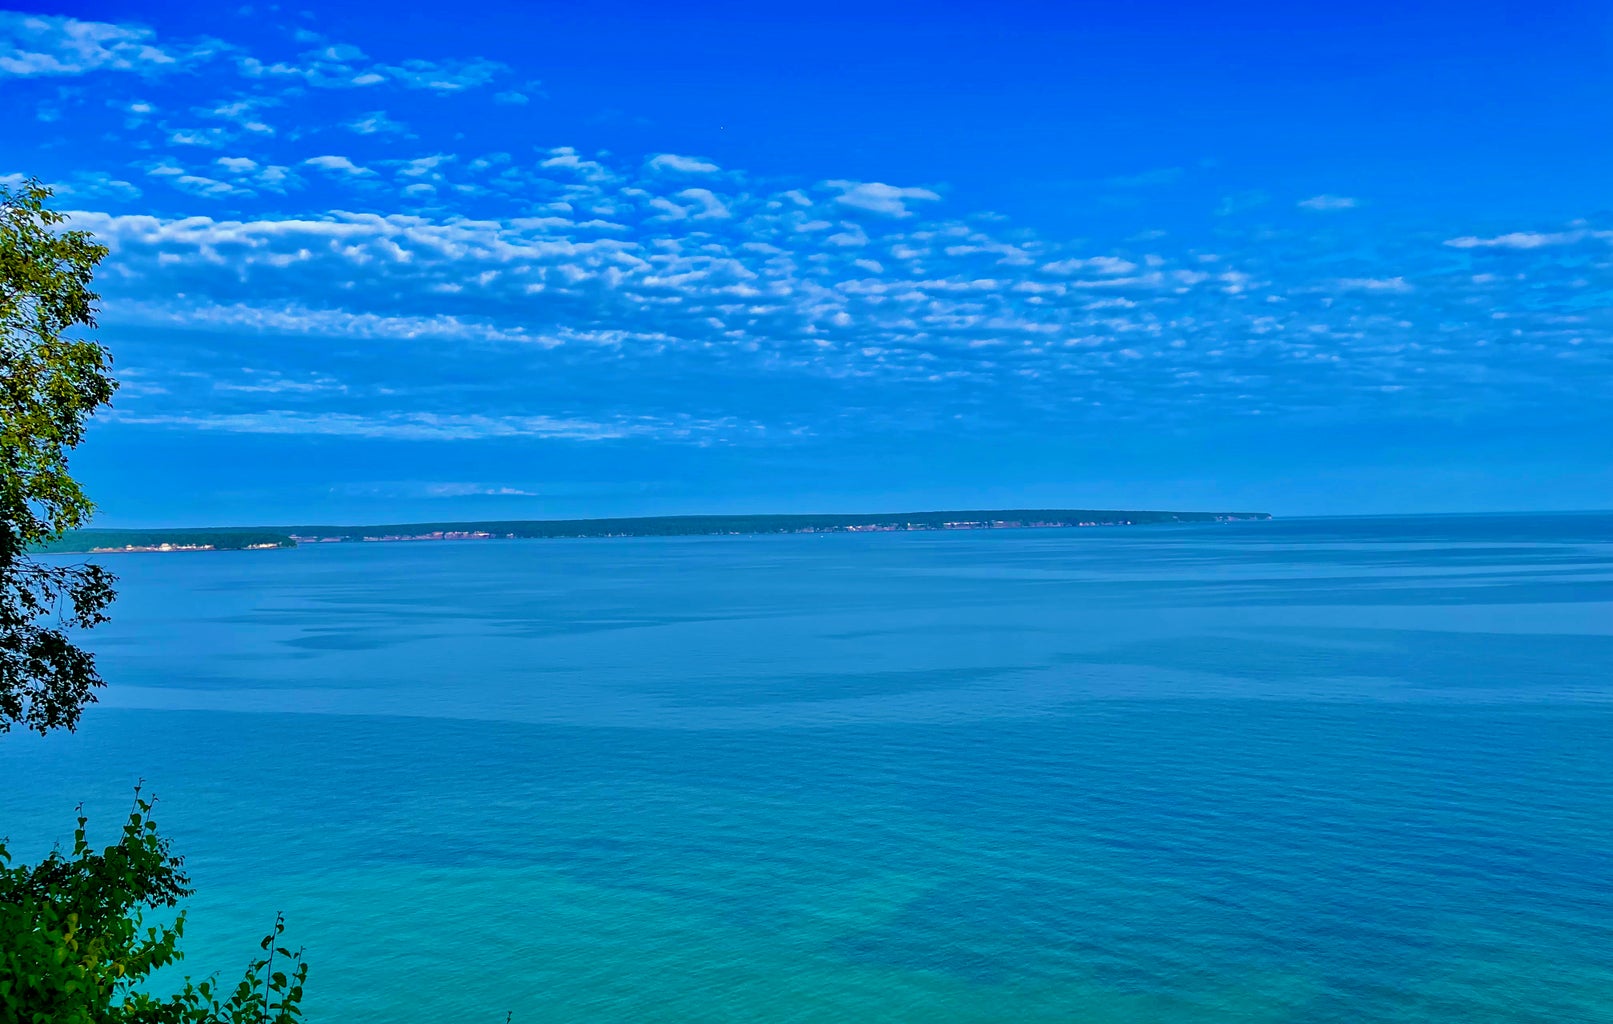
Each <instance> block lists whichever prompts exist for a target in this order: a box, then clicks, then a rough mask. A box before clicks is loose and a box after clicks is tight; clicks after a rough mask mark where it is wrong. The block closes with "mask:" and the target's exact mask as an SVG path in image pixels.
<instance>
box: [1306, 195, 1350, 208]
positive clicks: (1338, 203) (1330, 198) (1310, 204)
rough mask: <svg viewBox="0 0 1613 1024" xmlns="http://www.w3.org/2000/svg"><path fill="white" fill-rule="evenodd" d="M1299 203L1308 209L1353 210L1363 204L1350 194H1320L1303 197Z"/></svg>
mask: <svg viewBox="0 0 1613 1024" xmlns="http://www.w3.org/2000/svg"><path fill="white" fill-rule="evenodd" d="M1298 205H1299V206H1300V207H1301V208H1302V209H1306V210H1318V211H1330V210H1353V209H1355V208H1356V207H1357V206H1360V205H1361V201H1360V200H1359V199H1353V198H1351V197H1350V196H1334V195H1319V196H1311V197H1310V198H1309V199H1301V200H1300V201H1299V204H1298Z"/></svg>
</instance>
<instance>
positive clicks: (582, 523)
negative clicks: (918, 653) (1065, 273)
mask: <svg viewBox="0 0 1613 1024" xmlns="http://www.w3.org/2000/svg"><path fill="white" fill-rule="evenodd" d="M1270 518H1271V515H1270V513H1266V512H1159V511H1141V510H1122V509H995V510H967V511H941V512H893V513H872V514H833V515H815V514H804V515H738V516H735V515H712V516H645V517H640V518H627V519H522V520H506V521H491V522H441V523H392V524H384V525H373V526H264V527H250V528H244V527H219V528H199V529H171V530H169V529H162V530H71V531H68V532H67V533H66V534H65V535H64V536H62V537H61V538H60V539H59V540H56V541H53V542H51V543H49V544H46V545H42V546H41V547H40V548H39V550H40V551H41V552H43V553H59V554H68V553H72V554H104V553H111V552H122V551H248V550H268V549H273V548H289V547H296V546H297V545H299V544H328V543H338V542H346V541H357V542H388V541H427V540H505V539H521V538H561V537H679V536H715V535H741V534H766V533H879V532H901V531H912V530H1014V529H1057V528H1069V527H1084V526H1149V525H1161V524H1186V523H1227V522H1239V521H1249V520H1266V519H1270Z"/></svg>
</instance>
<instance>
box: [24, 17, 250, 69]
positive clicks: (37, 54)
mask: <svg viewBox="0 0 1613 1024" xmlns="http://www.w3.org/2000/svg"><path fill="white" fill-rule="evenodd" d="M218 48H219V44H216V43H197V44H191V45H186V46H177V45H175V46H170V47H168V48H167V49H164V48H163V47H161V46H158V45H157V43H156V34H155V33H154V32H152V30H151V29H149V28H146V27H145V26H143V25H115V24H111V23H109V22H104V21H80V20H78V19H77V18H65V17H58V16H54V15H29V14H20V13H17V12H14V11H0V76H3V75H15V76H20V77H31V76H61V75H83V74H89V73H91V72H95V71H142V72H159V71H167V70H173V69H175V68H178V67H180V66H181V65H183V64H185V63H188V62H190V61H193V60H199V59H205V58H206V57H209V56H211V55H212V54H213V53H215V52H217V50H218Z"/></svg>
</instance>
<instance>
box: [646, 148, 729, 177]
mask: <svg viewBox="0 0 1613 1024" xmlns="http://www.w3.org/2000/svg"><path fill="white" fill-rule="evenodd" d="M649 168H650V170H652V171H676V172H678V173H681V174H713V173H715V172H717V171H719V170H721V168H720V167H718V166H717V165H716V164H714V163H712V162H711V161H709V160H702V159H700V158H699V157H693V156H679V155H678V154H676V153H661V154H659V155H658V156H652V157H651V158H650V160H649Z"/></svg>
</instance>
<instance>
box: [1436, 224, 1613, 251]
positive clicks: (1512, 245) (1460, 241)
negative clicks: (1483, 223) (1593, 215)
mask: <svg viewBox="0 0 1613 1024" xmlns="http://www.w3.org/2000/svg"><path fill="white" fill-rule="evenodd" d="M1591 238H1594V239H1600V240H1602V241H1613V231H1589V230H1585V229H1583V228H1579V229H1575V230H1573V231H1512V232H1508V233H1507V234H1504V235H1496V236H1495V237H1494V238H1479V237H1477V236H1474V235H1464V236H1463V237H1461V238H1451V239H1447V240H1446V242H1445V244H1446V245H1448V246H1450V247H1451V248H1453V249H1541V248H1545V247H1546V246H1552V245H1573V244H1574V243H1576V242H1583V241H1585V240H1586V239H1591Z"/></svg>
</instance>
